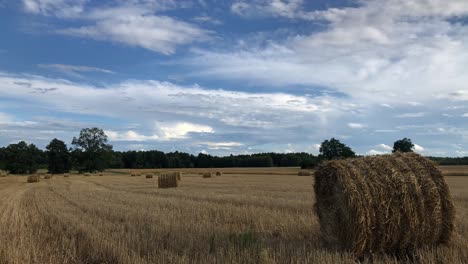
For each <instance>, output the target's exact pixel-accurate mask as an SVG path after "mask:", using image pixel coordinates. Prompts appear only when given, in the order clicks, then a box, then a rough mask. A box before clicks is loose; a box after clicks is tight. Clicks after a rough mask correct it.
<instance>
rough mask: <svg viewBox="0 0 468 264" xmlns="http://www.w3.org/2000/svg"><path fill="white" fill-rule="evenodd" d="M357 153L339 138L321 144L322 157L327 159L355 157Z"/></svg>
mask: <svg viewBox="0 0 468 264" xmlns="http://www.w3.org/2000/svg"><path fill="white" fill-rule="evenodd" d="M355 156H356V153H354V151H353V150H352V149H351V148H350V147H348V146H346V145H345V144H343V143H341V142H340V141H339V140H338V139H335V138H331V139H330V140H325V141H323V142H322V144H321V145H320V157H321V158H322V159H325V160H333V159H344V158H351V157H355Z"/></svg>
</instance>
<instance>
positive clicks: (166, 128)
mask: <svg viewBox="0 0 468 264" xmlns="http://www.w3.org/2000/svg"><path fill="white" fill-rule="evenodd" d="M156 126H157V129H159V130H160V131H161V133H162V137H163V138H164V139H167V140H171V139H183V138H187V137H188V134H189V133H214V130H213V128H212V127H210V126H205V125H199V124H192V123H188V122H178V123H174V124H157V125H156Z"/></svg>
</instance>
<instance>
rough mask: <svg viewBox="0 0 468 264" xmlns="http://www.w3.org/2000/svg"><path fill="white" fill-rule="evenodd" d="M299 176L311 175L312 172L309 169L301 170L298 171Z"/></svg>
mask: <svg viewBox="0 0 468 264" xmlns="http://www.w3.org/2000/svg"><path fill="white" fill-rule="evenodd" d="M297 175H298V176H310V175H311V174H310V172H309V171H300V172H298V173H297Z"/></svg>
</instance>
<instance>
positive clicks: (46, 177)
mask: <svg viewBox="0 0 468 264" xmlns="http://www.w3.org/2000/svg"><path fill="white" fill-rule="evenodd" d="M44 179H46V180H50V179H52V175H50V174H46V175H44Z"/></svg>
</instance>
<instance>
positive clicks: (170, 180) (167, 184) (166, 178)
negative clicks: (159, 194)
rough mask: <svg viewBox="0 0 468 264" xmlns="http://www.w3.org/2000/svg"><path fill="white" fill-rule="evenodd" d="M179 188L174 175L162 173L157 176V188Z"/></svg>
mask: <svg viewBox="0 0 468 264" xmlns="http://www.w3.org/2000/svg"><path fill="white" fill-rule="evenodd" d="M178 186H179V181H178V180H177V175H176V174H175V173H164V174H161V175H159V176H158V187H159V188H174V187H178Z"/></svg>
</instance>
